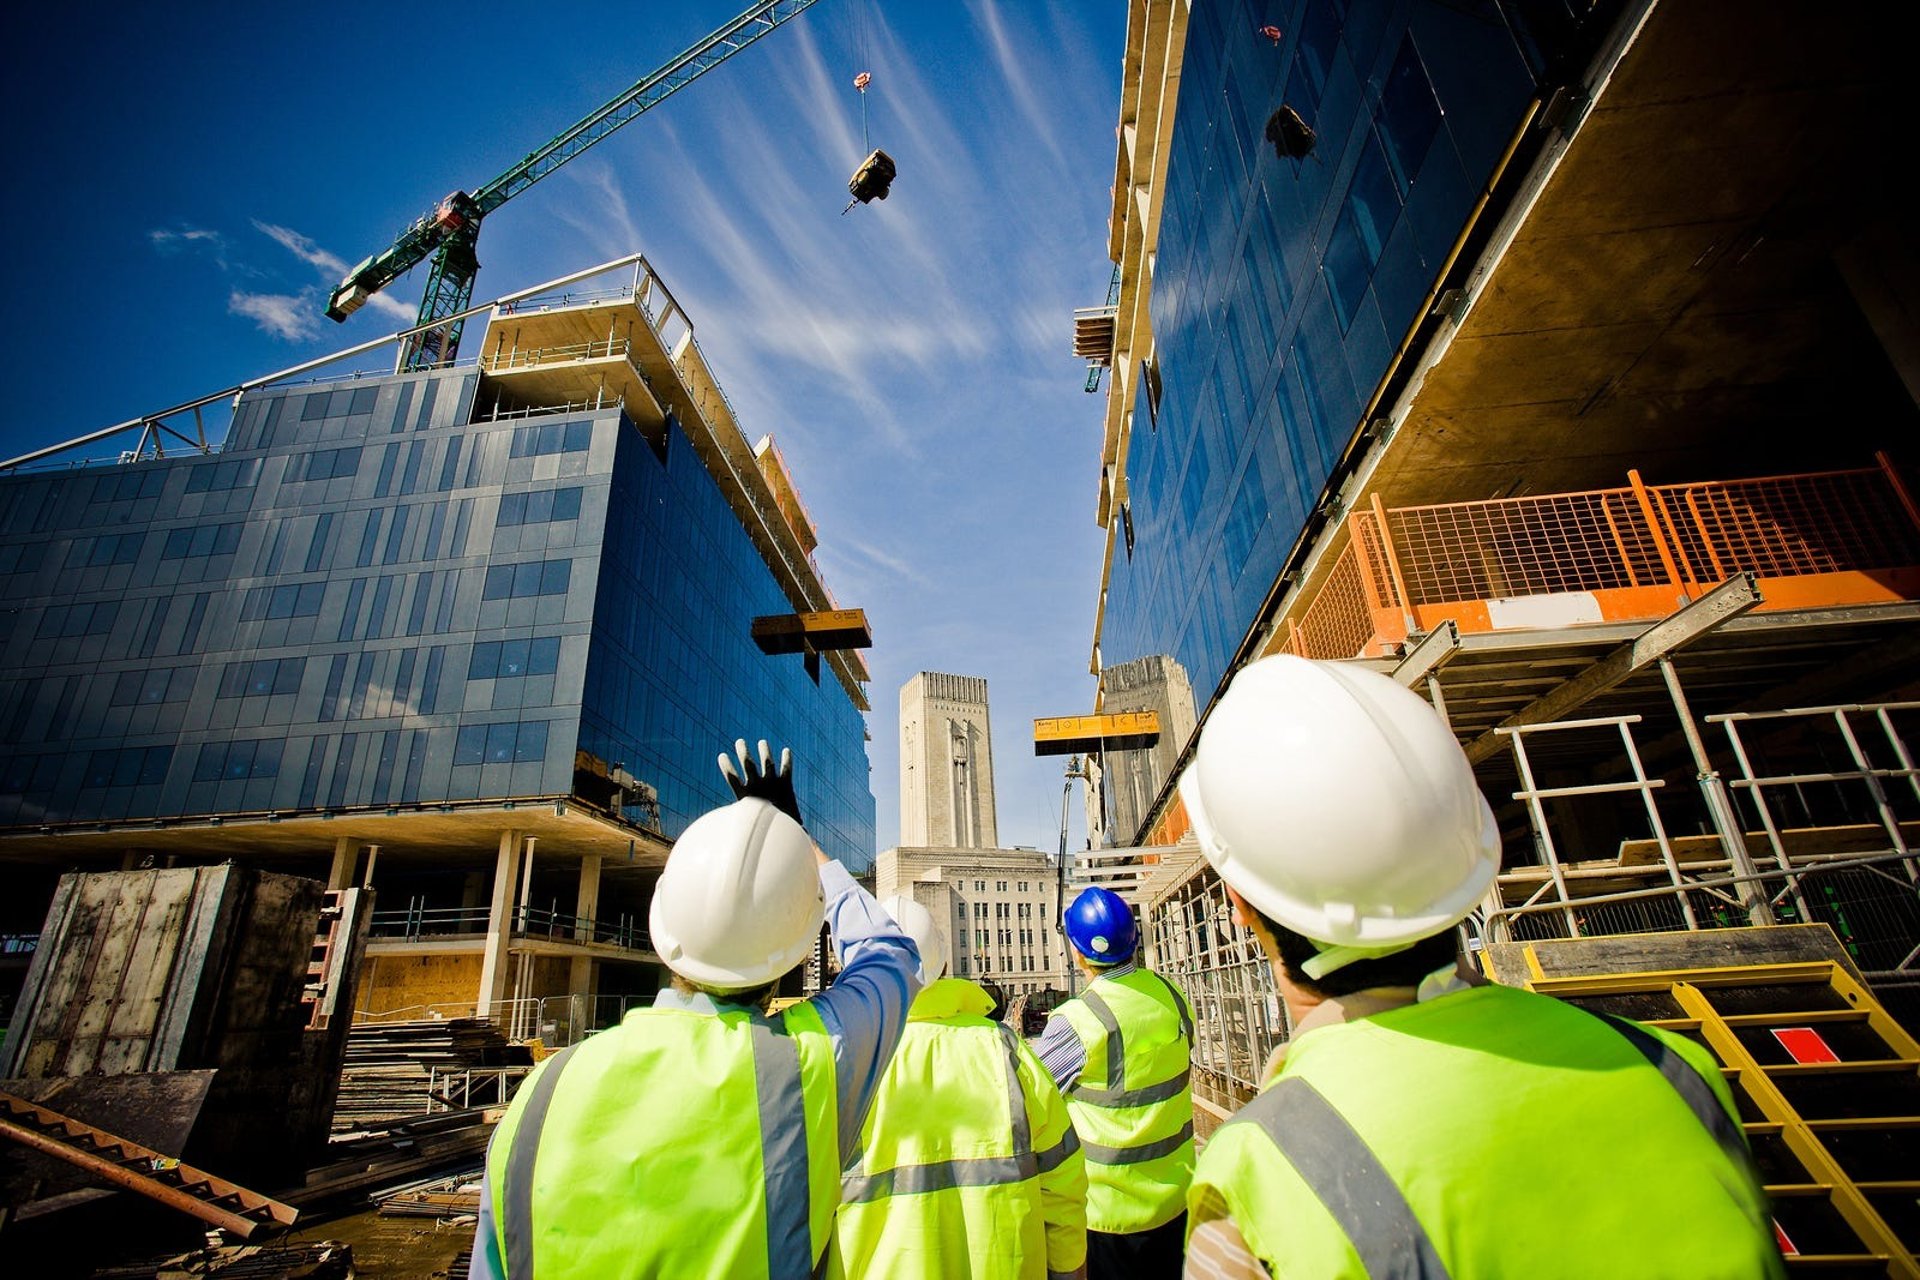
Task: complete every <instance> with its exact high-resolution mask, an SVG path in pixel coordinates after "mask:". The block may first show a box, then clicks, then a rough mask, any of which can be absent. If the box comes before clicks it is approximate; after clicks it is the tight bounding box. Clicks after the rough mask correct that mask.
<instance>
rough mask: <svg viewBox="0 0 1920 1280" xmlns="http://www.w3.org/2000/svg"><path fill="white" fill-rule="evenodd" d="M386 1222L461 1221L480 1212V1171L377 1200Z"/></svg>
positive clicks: (398, 1189) (399, 1190)
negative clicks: (451, 1219)
mask: <svg viewBox="0 0 1920 1280" xmlns="http://www.w3.org/2000/svg"><path fill="white" fill-rule="evenodd" d="M373 1199H374V1202H375V1204H376V1205H377V1206H378V1207H379V1210H380V1216H381V1217H383V1218H459V1217H465V1216H477V1215H478V1214H479V1212H480V1170H479V1169H470V1170H468V1171H467V1172H465V1173H462V1174H457V1175H455V1176H454V1177H451V1178H435V1179H433V1180H431V1181H427V1182H416V1183H412V1184H410V1185H407V1186H404V1187H396V1188H395V1189H394V1190H392V1191H387V1192H383V1193H381V1194H379V1195H376V1196H375V1197H374V1198H373Z"/></svg>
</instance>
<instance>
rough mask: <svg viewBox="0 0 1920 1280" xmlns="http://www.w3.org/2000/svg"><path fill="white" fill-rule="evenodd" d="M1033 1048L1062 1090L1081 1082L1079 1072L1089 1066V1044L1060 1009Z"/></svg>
mask: <svg viewBox="0 0 1920 1280" xmlns="http://www.w3.org/2000/svg"><path fill="white" fill-rule="evenodd" d="M1033 1051H1034V1053H1036V1054H1037V1055H1039V1058H1040V1065H1041V1066H1043V1067H1045V1068H1046V1069H1047V1074H1048V1075H1050V1076H1052V1077H1053V1082H1054V1084H1056V1085H1057V1086H1059V1089H1060V1092H1061V1093H1066V1092H1068V1091H1069V1090H1071V1089H1072V1088H1073V1086H1074V1085H1076V1084H1078V1083H1080V1073H1081V1072H1082V1071H1084V1070H1086V1066H1087V1046H1086V1045H1084V1044H1081V1043H1080V1033H1079V1032H1077V1031H1075V1030H1074V1029H1073V1024H1072V1023H1071V1022H1068V1021H1067V1020H1066V1019H1065V1018H1063V1017H1061V1016H1060V1015H1059V1014H1057V1013H1056V1014H1054V1015H1053V1016H1052V1017H1050V1018H1048V1019H1047V1025H1046V1027H1045V1028H1044V1029H1043V1030H1042V1031H1041V1032H1040V1035H1039V1036H1038V1037H1037V1038H1036V1039H1035V1040H1034V1042H1033Z"/></svg>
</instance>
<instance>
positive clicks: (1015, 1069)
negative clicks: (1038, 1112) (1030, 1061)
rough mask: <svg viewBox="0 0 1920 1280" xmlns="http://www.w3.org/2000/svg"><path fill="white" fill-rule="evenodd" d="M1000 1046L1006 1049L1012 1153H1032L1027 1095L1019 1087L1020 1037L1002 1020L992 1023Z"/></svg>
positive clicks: (1019, 1154)
mask: <svg viewBox="0 0 1920 1280" xmlns="http://www.w3.org/2000/svg"><path fill="white" fill-rule="evenodd" d="M994 1026H995V1028H997V1029H998V1030H999V1032H1000V1043H1001V1047H1002V1048H1004V1049H1005V1050H1006V1051H1007V1115H1008V1116H1010V1117H1012V1121H1013V1154H1014V1155H1016V1156H1025V1155H1031V1154H1032V1153H1033V1130H1032V1128H1031V1127H1030V1125H1029V1124H1028V1121H1027V1095H1026V1091H1025V1090H1023V1089H1022V1088H1021V1087H1020V1037H1019V1036H1018V1035H1017V1034H1015V1032H1014V1029H1013V1028H1012V1027H1010V1026H1008V1025H1007V1024H1006V1023H1004V1022H996V1023H995V1024H994Z"/></svg>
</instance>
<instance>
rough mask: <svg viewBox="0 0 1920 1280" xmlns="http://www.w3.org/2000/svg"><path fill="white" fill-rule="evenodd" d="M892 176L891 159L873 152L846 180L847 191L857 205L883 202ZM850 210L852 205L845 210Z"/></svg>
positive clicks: (884, 154)
mask: <svg viewBox="0 0 1920 1280" xmlns="http://www.w3.org/2000/svg"><path fill="white" fill-rule="evenodd" d="M893 175H894V168H893V157H892V156H890V155H888V154H887V153H886V152H884V151H875V152H874V153H873V154H872V155H870V156H868V157H867V158H866V159H865V160H863V161H861V163H860V167H859V168H858V169H855V170H854V171H853V177H851V178H849V179H848V180H847V190H848V191H850V192H852V193H853V198H854V201H855V202H857V203H859V204H866V203H867V202H868V201H870V200H876V199H877V200H885V199H886V198H887V189H888V188H889V187H891V186H892V185H893ZM851 208H853V205H851V204H849V205H848V206H847V209H851ZM841 212H842V213H844V212H846V210H845V209H843V210H841Z"/></svg>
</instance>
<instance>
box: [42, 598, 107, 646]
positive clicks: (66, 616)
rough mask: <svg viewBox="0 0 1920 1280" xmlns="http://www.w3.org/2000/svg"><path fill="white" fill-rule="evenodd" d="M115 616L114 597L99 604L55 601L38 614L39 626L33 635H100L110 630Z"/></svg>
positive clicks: (64, 637)
mask: <svg viewBox="0 0 1920 1280" xmlns="http://www.w3.org/2000/svg"><path fill="white" fill-rule="evenodd" d="M119 616H120V602H119V601H118V600H103V601H101V602H100V603H99V604H57V605H54V606H52V607H51V608H49V609H48V610H47V611H46V612H45V613H43V614H41V615H40V629H39V631H38V632H37V633H36V638H37V639H41V640H53V639H60V640H70V639H73V638H74V637H75V636H104V635H106V634H107V633H108V632H110V631H112V630H113V624H114V621H115V620H116V619H117V618H119Z"/></svg>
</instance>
